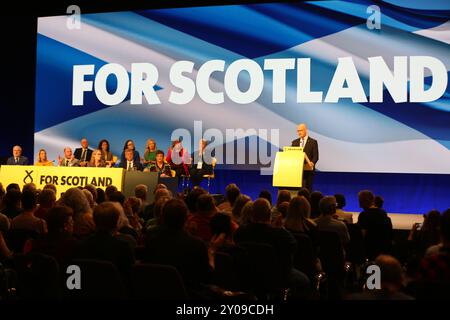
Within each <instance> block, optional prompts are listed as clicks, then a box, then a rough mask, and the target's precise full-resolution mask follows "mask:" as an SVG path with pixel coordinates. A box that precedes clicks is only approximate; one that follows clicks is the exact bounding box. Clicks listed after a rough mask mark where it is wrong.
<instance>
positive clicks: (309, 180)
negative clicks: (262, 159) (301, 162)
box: [292, 123, 319, 192]
mask: <svg viewBox="0 0 450 320" xmlns="http://www.w3.org/2000/svg"><path fill="white" fill-rule="evenodd" d="M297 133H298V136H299V137H298V138H297V139H295V140H294V141H292V146H293V147H301V148H303V152H304V153H305V166H304V167H303V183H302V185H303V187H305V188H307V189H308V190H309V191H310V192H312V191H313V190H312V186H313V178H314V171H315V170H316V163H317V161H319V146H318V144H317V140H314V139H313V138H311V137H308V128H307V127H306V124H304V123H301V124H299V125H298V126H297ZM308 168H309V170H308ZM311 169H312V170H311Z"/></svg>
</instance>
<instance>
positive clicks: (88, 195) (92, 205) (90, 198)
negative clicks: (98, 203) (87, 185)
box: [83, 189, 95, 209]
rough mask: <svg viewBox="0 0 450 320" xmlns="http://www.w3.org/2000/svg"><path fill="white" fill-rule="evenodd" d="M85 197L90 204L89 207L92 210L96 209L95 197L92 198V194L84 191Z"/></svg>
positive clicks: (86, 190)
mask: <svg viewBox="0 0 450 320" xmlns="http://www.w3.org/2000/svg"><path fill="white" fill-rule="evenodd" d="M83 193H84V196H85V197H86V199H87V201H88V202H89V207H91V209H94V206H95V202H94V197H93V196H92V193H91V192H90V191H89V190H88V189H83Z"/></svg>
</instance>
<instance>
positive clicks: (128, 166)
mask: <svg viewBox="0 0 450 320" xmlns="http://www.w3.org/2000/svg"><path fill="white" fill-rule="evenodd" d="M124 153H125V161H123V162H121V163H120V167H121V168H123V169H125V170H127V171H142V170H143V166H142V163H140V162H138V161H135V160H134V159H133V157H134V150H132V149H126V150H125V151H124Z"/></svg>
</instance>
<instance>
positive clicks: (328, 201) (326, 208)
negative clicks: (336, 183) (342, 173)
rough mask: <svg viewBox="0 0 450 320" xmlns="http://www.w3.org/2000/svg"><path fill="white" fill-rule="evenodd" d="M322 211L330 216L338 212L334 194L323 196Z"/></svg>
mask: <svg viewBox="0 0 450 320" xmlns="http://www.w3.org/2000/svg"><path fill="white" fill-rule="evenodd" d="M319 210H320V213H321V214H323V215H324V216H330V215H333V214H335V213H336V199H335V198H334V197H333V196H326V197H323V198H322V199H321V200H320V202H319Z"/></svg>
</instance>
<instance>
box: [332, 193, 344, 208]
mask: <svg viewBox="0 0 450 320" xmlns="http://www.w3.org/2000/svg"><path fill="white" fill-rule="evenodd" d="M334 198H335V199H336V207H337V208H338V209H343V208H344V207H345V205H346V204H347V202H346V201H345V196H344V195H343V194H340V193H336V194H335V195H334Z"/></svg>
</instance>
